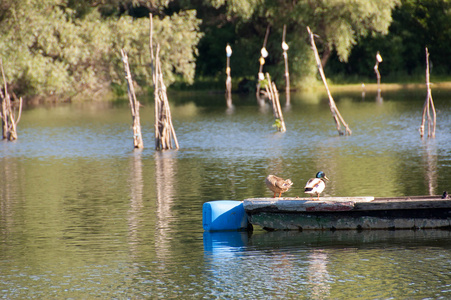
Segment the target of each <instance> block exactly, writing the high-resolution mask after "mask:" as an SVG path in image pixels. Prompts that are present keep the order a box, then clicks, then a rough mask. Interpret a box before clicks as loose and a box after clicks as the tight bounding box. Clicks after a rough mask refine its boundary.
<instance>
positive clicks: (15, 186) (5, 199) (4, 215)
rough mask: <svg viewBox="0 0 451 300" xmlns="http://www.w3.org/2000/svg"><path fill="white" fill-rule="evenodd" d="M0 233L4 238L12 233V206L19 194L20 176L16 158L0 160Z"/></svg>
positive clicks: (13, 211) (13, 212)
mask: <svg viewBox="0 0 451 300" xmlns="http://www.w3.org/2000/svg"><path fill="white" fill-rule="evenodd" d="M0 168H1V169H0V172H1V176H0V186H1V190H0V233H1V234H2V240H3V237H4V238H6V237H7V236H8V235H9V233H10V232H11V231H12V229H13V228H12V226H13V224H14V214H15V210H14V204H15V201H16V199H17V197H18V196H19V195H20V194H21V191H20V183H21V177H22V176H23V174H20V173H21V172H20V170H19V164H18V162H17V158H8V157H2V158H1V159H0Z"/></svg>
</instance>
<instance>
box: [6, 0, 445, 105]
mask: <svg viewBox="0 0 451 300" xmlns="http://www.w3.org/2000/svg"><path fill="white" fill-rule="evenodd" d="M150 13H152V15H153V16H154V39H155V40H156V41H155V42H157V43H159V44H160V48H161V53H160V57H161V65H162V71H163V73H164V76H165V81H167V84H168V85H170V84H172V83H174V82H176V81H178V82H184V83H186V84H191V83H192V82H194V80H198V79H200V78H210V79H212V80H218V81H221V82H224V80H225V76H226V72H225V62H226V56H225V47H226V45H227V44H230V46H231V47H232V49H233V55H232V57H231V61H230V66H231V72H232V77H234V78H240V79H246V80H255V79H256V76H257V72H258V66H259V63H258V59H259V57H260V49H261V47H262V43H263V39H264V36H265V32H266V30H267V28H269V30H270V33H269V37H268V43H267V46H266V48H267V50H268V52H269V56H268V57H267V59H266V62H265V72H269V73H270V74H271V76H272V78H273V79H274V80H275V82H276V83H282V82H283V80H284V68H283V63H284V61H283V56H282V51H283V50H282V48H281V42H282V30H283V27H284V25H286V27H287V31H286V32H287V33H286V41H287V44H288V45H289V50H288V55H289V57H290V60H289V64H290V77H291V82H292V85H293V86H295V87H302V86H305V85H308V84H309V83H310V82H312V80H316V78H317V77H316V76H317V68H316V64H315V62H314V56H313V53H312V51H311V49H310V45H309V37H308V32H307V30H306V27H307V26H309V27H310V28H311V29H312V31H313V32H314V33H315V34H316V35H317V38H316V39H317V46H318V51H319V52H320V55H321V58H322V64H323V67H324V68H325V70H326V72H327V74H328V77H330V78H334V76H335V77H336V78H343V79H344V80H348V81H349V80H359V79H360V78H370V77H374V73H373V72H374V70H373V65H374V62H375V54H376V52H377V51H380V53H381V55H382V56H383V58H384V62H383V64H381V66H380V72H381V74H382V76H383V78H391V79H392V80H397V79H398V80H399V79H400V78H411V77H415V76H417V77H418V76H424V75H423V74H424V61H425V58H424V48H425V47H426V46H427V47H428V48H429V51H430V57H431V61H432V75H444V76H446V75H448V74H449V73H450V71H451V62H450V61H449V60H448V59H447V58H448V57H449V56H450V51H451V47H450V46H451V45H449V44H450V43H451V42H450V41H451V39H450V37H451V18H450V17H451V1H449V0H427V1H420V0H368V1H354V0H335V1H327V0H294V1H293V0H291V1H287V0H235V1H226V0H178V1H175V0H152V1H151V0H86V1H76V0H47V1H40V0H3V1H2V2H1V3H0V35H1V37H2V38H1V39H0V58H2V59H3V63H4V67H5V73H6V77H7V81H8V84H9V86H11V90H14V91H15V92H16V93H19V94H21V95H24V96H27V95H42V96H48V95H52V94H53V95H64V96H65V97H75V96H77V95H91V96H92V95H93V94H94V95H95V93H102V92H104V91H108V90H111V89H112V88H113V89H114V88H115V87H121V86H124V85H125V83H124V82H123V68H122V62H121V54H120V50H121V49H126V50H127V52H128V55H129V57H130V68H131V70H132V72H133V73H134V79H135V81H136V83H137V84H138V86H141V87H146V86H151V85H152V84H151V82H152V78H151V74H150V73H151V69H150V53H149V47H148V45H149V19H148V18H149V14H150Z"/></svg>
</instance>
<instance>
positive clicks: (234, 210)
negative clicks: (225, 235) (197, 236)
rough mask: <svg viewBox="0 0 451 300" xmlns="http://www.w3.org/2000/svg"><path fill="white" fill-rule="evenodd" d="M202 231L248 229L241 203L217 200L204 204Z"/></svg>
mask: <svg viewBox="0 0 451 300" xmlns="http://www.w3.org/2000/svg"><path fill="white" fill-rule="evenodd" d="M202 216H203V224H204V230H206V231H222V230H243V229H247V228H248V220H247V214H246V212H245V211H244V207H243V202H241V201H232V200H217V201H210V202H206V203H204V205H203V207H202Z"/></svg>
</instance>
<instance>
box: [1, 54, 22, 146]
mask: <svg viewBox="0 0 451 300" xmlns="http://www.w3.org/2000/svg"><path fill="white" fill-rule="evenodd" d="M0 67H1V70H2V78H3V83H4V92H3V91H2V89H1V88H0V100H1V106H0V118H1V119H2V137H3V139H6V140H8V141H14V140H17V124H18V123H19V121H20V117H21V114H22V97H21V98H19V111H18V116H17V118H16V113H15V111H14V110H13V107H12V104H11V97H10V95H9V93H8V84H7V83H6V76H5V72H4V70H3V61H2V60H1V59H0Z"/></svg>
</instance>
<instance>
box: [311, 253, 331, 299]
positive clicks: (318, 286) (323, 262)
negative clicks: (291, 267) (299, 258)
mask: <svg viewBox="0 0 451 300" xmlns="http://www.w3.org/2000/svg"><path fill="white" fill-rule="evenodd" d="M308 261H309V268H308V279H309V286H310V290H311V299H327V298H328V297H329V296H330V284H329V282H330V276H329V272H328V271H327V263H328V255H327V252H326V251H325V250H324V249H314V250H313V251H312V253H310V254H309V255H308Z"/></svg>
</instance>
